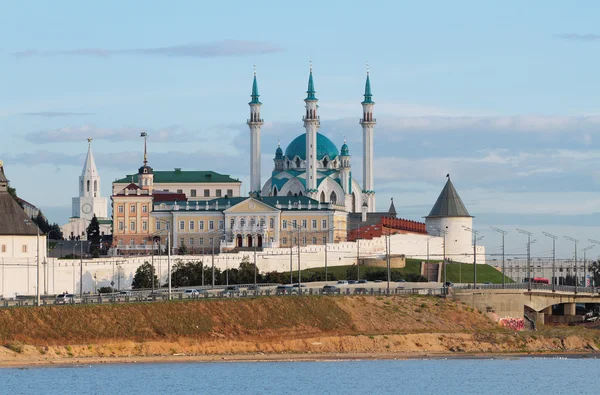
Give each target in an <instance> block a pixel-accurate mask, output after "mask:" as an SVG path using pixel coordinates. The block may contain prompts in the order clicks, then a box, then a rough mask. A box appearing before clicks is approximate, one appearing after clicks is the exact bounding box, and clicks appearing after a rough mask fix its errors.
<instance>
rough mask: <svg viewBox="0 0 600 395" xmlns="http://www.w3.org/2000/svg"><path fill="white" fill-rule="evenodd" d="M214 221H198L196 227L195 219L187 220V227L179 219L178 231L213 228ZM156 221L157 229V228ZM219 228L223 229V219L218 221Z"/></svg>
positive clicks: (197, 230) (196, 230)
mask: <svg viewBox="0 0 600 395" xmlns="http://www.w3.org/2000/svg"><path fill="white" fill-rule="evenodd" d="M215 222H217V221H212V220H211V221H204V220H202V221H198V228H197V229H196V221H187V228H186V227H185V225H186V221H179V227H178V229H179V231H182V232H185V231H187V232H204V231H207V230H215ZM158 224H159V223H157V230H160V229H158ZM218 226H219V230H223V229H224V228H225V223H224V221H223V220H220V221H218Z"/></svg>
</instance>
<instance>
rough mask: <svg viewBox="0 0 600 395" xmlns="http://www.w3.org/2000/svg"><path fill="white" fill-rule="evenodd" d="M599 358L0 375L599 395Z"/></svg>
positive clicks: (163, 388)
mask: <svg viewBox="0 0 600 395" xmlns="http://www.w3.org/2000/svg"><path fill="white" fill-rule="evenodd" d="M598 371H600V359H595V358H494V359H468V358H465V359H430V360H426V359H416V360H415V359H413V360H383V361H332V362H250V363H248V362H223V363H221V362H219V363H211V362H209V363H206V362H203V363H166V364H164V363H161V364H109V365H84V366H65V367H36V368H6V369H0V383H1V384H0V385H1V388H2V390H1V391H0V393H2V394H47V395H53V394H60V395H70V394H111V395H112V394H219V395H224V394H238V393H243V394H281V393H290V394H291V393H302V394H552V395H558V394H575V393H577V394H594V393H599V392H600V390H599V389H598V384H597V381H596V377H597V373H598Z"/></svg>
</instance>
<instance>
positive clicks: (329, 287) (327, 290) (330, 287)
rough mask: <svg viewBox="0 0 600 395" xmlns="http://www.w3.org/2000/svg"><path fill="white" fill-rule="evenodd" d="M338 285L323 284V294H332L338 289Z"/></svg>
mask: <svg viewBox="0 0 600 395" xmlns="http://www.w3.org/2000/svg"><path fill="white" fill-rule="evenodd" d="M338 289H339V288H338V287H336V286H335V285H325V286H324V287H323V294H334V293H336V292H337V291H338Z"/></svg>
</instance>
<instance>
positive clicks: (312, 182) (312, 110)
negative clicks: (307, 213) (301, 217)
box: [302, 62, 320, 197]
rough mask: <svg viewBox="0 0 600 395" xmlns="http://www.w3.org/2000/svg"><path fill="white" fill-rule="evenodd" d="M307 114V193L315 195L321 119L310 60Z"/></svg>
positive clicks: (305, 124) (304, 119)
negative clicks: (318, 136) (318, 132)
mask: <svg viewBox="0 0 600 395" xmlns="http://www.w3.org/2000/svg"><path fill="white" fill-rule="evenodd" d="M304 102H305V103H306V114H305V115H304V117H302V120H303V121H304V128H305V129H306V194H307V195H308V196H311V197H313V196H315V195H316V193H317V131H318V130H319V126H320V120H319V115H318V114H317V109H318V108H319V106H317V102H318V99H317V97H316V96H315V86H314V83H313V75H312V62H310V75H309V77H308V90H307V91H306V99H304Z"/></svg>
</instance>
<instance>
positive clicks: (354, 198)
mask: <svg viewBox="0 0 600 395" xmlns="http://www.w3.org/2000/svg"><path fill="white" fill-rule="evenodd" d="M352 212H353V213H355V212H356V195H355V194H354V192H352Z"/></svg>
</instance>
